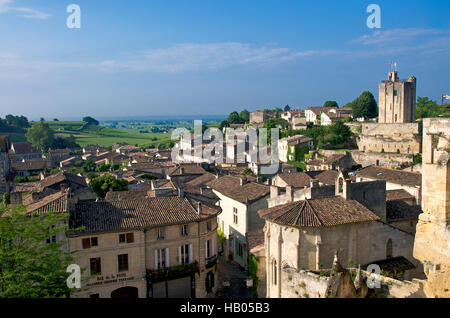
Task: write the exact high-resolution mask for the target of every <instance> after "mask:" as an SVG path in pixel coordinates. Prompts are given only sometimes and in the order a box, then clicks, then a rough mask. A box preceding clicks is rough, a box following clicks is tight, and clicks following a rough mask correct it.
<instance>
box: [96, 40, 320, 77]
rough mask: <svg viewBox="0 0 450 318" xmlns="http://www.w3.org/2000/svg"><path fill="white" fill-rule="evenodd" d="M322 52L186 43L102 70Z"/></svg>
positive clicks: (212, 64)
mask: <svg viewBox="0 0 450 318" xmlns="http://www.w3.org/2000/svg"><path fill="white" fill-rule="evenodd" d="M318 54H327V51H301V52H298V51H293V50H291V49H288V48H271V47H267V46H261V47H257V46H252V45H250V44H246V43H238V42H224V43H209V44H195V43H184V44H178V45H175V46H172V47H169V48H161V49H153V50H149V51H146V52H144V53H142V54H139V55H137V56H135V57H133V58H131V59H129V60H126V61H122V62H121V61H114V60H108V61H104V62H102V63H100V64H99V65H98V67H99V69H100V70H102V71H105V70H107V71H114V70H119V69H122V70H134V71H154V72H164V73H177V72H183V71H195V70H217V69H223V68H226V67H231V66H243V65H250V64H254V65H271V64H275V63H282V62H286V61H291V60H294V59H298V58H301V57H308V56H313V55H318Z"/></svg>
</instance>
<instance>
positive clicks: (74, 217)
mask: <svg viewBox="0 0 450 318" xmlns="http://www.w3.org/2000/svg"><path fill="white" fill-rule="evenodd" d="M220 211H221V209H220V208H219V207H210V206H206V205H202V214H201V215H199V214H198V212H197V207H194V206H193V204H191V202H189V200H188V199H187V198H180V197H178V196H170V197H155V198H147V199H142V200H122V201H101V202H91V203H78V204H76V207H75V211H74V212H72V213H71V220H70V224H71V228H77V227H81V226H83V227H85V229H84V230H83V231H82V232H78V233H74V235H77V234H86V233H102V232H115V231H122V230H132V229H144V228H151V227H160V226H167V225H174V224H184V223H190V222H198V221H202V220H204V219H207V218H210V217H213V216H216V215H217V214H218V213H220Z"/></svg>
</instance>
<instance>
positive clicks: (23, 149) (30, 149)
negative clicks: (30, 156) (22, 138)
mask: <svg viewBox="0 0 450 318" xmlns="http://www.w3.org/2000/svg"><path fill="white" fill-rule="evenodd" d="M13 148H14V149H13ZM11 153H12V154H16V155H17V154H24V153H41V151H40V150H39V149H38V148H36V147H34V146H33V145H32V144H30V143H29V142H14V143H13V144H12V145H11Z"/></svg>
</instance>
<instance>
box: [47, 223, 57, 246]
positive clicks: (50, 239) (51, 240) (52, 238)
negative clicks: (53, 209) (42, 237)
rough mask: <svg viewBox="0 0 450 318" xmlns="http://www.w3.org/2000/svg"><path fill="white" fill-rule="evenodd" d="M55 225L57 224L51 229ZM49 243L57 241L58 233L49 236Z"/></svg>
mask: <svg viewBox="0 0 450 318" xmlns="http://www.w3.org/2000/svg"><path fill="white" fill-rule="evenodd" d="M54 227H55V226H54V225H52V227H51V229H53V228H54ZM47 243H48V244H50V243H56V235H52V236H51V237H49V238H48V239H47Z"/></svg>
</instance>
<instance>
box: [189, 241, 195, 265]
mask: <svg viewBox="0 0 450 318" xmlns="http://www.w3.org/2000/svg"><path fill="white" fill-rule="evenodd" d="M193 256H194V255H193V253H192V244H189V263H192V262H193Z"/></svg>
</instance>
